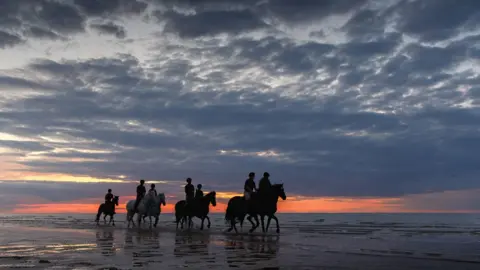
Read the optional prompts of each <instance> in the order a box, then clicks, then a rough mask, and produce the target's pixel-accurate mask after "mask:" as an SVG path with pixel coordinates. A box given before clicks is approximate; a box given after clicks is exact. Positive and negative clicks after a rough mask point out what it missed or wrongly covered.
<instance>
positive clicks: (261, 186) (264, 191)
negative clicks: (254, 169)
mask: <svg viewBox="0 0 480 270" xmlns="http://www.w3.org/2000/svg"><path fill="white" fill-rule="evenodd" d="M269 177H270V174H269V173H268V172H264V173H263V177H262V179H260V182H259V183H258V196H259V197H260V198H261V199H264V198H265V197H266V196H267V195H268V194H269V192H270V189H271V188H272V184H271V183H270V179H269Z"/></svg>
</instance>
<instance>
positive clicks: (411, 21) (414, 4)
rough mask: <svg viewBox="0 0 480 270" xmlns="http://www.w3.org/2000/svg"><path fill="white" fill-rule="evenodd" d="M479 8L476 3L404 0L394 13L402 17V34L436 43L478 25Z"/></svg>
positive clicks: (479, 5)
mask: <svg viewBox="0 0 480 270" xmlns="http://www.w3.org/2000/svg"><path fill="white" fill-rule="evenodd" d="M479 8H480V3H479V2H478V1H475V0H467V1H462V2H456V1H453V0H446V1H435V0H426V1H401V2H400V3H399V4H398V5H396V6H395V7H394V9H393V10H392V12H394V13H397V14H399V15H400V16H401V18H402V20H399V23H398V24H399V30H400V31H402V32H405V33H408V34H412V35H415V36H418V37H420V38H422V39H424V40H427V41H434V40H443V39H447V38H449V37H451V36H453V35H455V34H458V33H460V32H461V31H462V27H466V26H467V27H468V26H473V27H475V26H476V25H477V26H478V21H479V20H480V13H479ZM463 29H465V28H463ZM467 29H468V28H467Z"/></svg>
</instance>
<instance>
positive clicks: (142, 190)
mask: <svg viewBox="0 0 480 270" xmlns="http://www.w3.org/2000/svg"><path fill="white" fill-rule="evenodd" d="M144 184H145V180H143V179H142V180H140V185H138V186H137V198H136V200H135V206H134V207H133V211H135V212H136V211H137V207H138V204H139V203H140V201H142V199H143V197H145V193H147V191H146V189H145V186H144Z"/></svg>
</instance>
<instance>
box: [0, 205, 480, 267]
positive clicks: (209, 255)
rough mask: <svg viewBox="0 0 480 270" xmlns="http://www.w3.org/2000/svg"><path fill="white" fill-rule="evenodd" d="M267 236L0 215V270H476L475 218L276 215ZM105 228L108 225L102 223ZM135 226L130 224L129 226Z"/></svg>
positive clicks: (478, 227) (217, 226) (216, 224)
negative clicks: (276, 222) (2, 269)
mask: <svg viewBox="0 0 480 270" xmlns="http://www.w3.org/2000/svg"><path fill="white" fill-rule="evenodd" d="M277 217H278V220H279V226H280V232H279V233H277V232H276V225H275V221H272V223H271V225H270V229H269V231H268V232H267V233H262V232H261V229H260V228H259V229H257V231H256V232H253V233H249V232H248V230H249V229H250V227H251V225H250V224H249V222H248V221H245V223H244V224H243V228H242V230H240V226H238V229H239V232H238V233H235V232H227V231H226V229H227V228H228V226H227V224H226V223H225V221H224V215H223V214H211V215H210V219H211V223H212V226H211V227H210V228H207V227H206V224H207V222H206V221H205V228H204V229H203V230H200V220H198V219H195V220H194V227H193V228H192V229H183V230H182V229H177V228H176V224H175V222H174V216H173V214H171V213H162V215H161V216H160V220H159V223H158V226H157V227H150V226H149V221H148V218H147V219H146V221H147V222H146V223H145V224H142V225H141V226H140V227H139V226H136V227H128V226H127V223H126V222H125V214H117V215H116V217H115V220H116V224H115V227H114V226H112V225H111V224H108V222H107V224H104V223H103V221H102V222H101V223H100V225H97V224H95V222H94V218H95V215H85V214H66V215H11V214H4V215H0V268H5V269H11V268H15V269H185V268H186V269H212V268H213V269H229V268H234V269H372V270H377V269H389V270H391V269H426V270H428V269H466V270H468V269H476V270H478V269H480V214H437V213H435V214H403V213H402V214H363V213H362V214H343V213H342V214H322V213H318V214H277ZM107 221H108V218H107ZM137 225H138V224H137Z"/></svg>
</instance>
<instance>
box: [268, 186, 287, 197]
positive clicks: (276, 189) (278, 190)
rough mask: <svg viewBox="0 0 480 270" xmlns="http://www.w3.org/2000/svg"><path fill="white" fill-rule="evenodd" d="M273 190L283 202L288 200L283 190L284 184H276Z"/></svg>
mask: <svg viewBox="0 0 480 270" xmlns="http://www.w3.org/2000/svg"><path fill="white" fill-rule="evenodd" d="M272 188H273V190H274V192H275V196H277V197H280V198H282V200H286V199H287V194H285V190H284V189H283V184H274V185H272Z"/></svg>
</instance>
